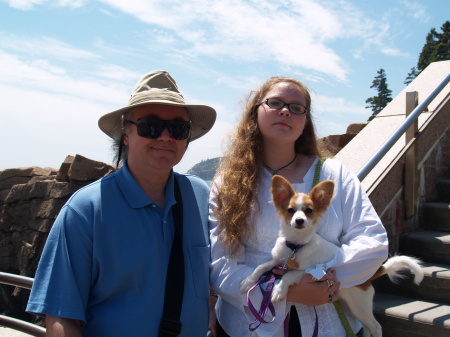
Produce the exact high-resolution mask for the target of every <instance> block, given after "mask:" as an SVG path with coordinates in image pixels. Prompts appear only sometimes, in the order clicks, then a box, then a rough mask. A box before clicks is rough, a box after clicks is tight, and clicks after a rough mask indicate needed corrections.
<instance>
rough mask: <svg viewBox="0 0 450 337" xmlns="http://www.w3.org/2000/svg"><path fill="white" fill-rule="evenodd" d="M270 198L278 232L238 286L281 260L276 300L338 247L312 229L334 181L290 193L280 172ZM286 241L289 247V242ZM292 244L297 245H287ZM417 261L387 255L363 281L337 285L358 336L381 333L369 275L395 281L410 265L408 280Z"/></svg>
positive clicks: (418, 276) (419, 275) (418, 277)
mask: <svg viewBox="0 0 450 337" xmlns="http://www.w3.org/2000/svg"><path fill="white" fill-rule="evenodd" d="M271 193H272V199H273V203H274V205H275V209H276V211H277V213H278V215H279V216H280V218H281V219H282V221H281V224H280V233H279V237H278V239H277V240H276V243H275V246H274V247H273V249H272V260H270V261H268V262H266V263H264V264H262V265H260V266H258V267H257V268H256V269H255V271H254V272H253V273H252V274H251V275H250V276H248V277H247V278H246V279H245V280H244V281H242V283H241V285H240V290H241V292H243V293H246V292H247V291H248V290H249V289H250V288H251V287H252V286H253V285H254V284H255V283H257V282H258V280H259V278H260V277H261V275H263V274H264V273H265V272H267V271H270V270H272V269H273V268H274V267H275V266H279V265H282V266H284V268H285V269H287V270H288V271H287V272H286V273H285V274H284V275H283V276H282V278H281V280H280V282H279V283H278V284H277V285H276V286H275V287H274V289H273V292H272V296H271V300H272V302H278V301H281V300H283V299H284V298H286V296H287V292H288V289H289V286H290V285H292V284H296V283H298V282H299V281H300V279H301V278H302V277H303V276H304V275H305V274H306V269H308V268H312V267H315V266H316V265H317V264H321V263H325V262H328V261H330V260H331V259H332V258H333V257H334V256H335V254H336V251H337V250H338V249H339V247H338V246H336V245H334V244H333V243H331V242H329V241H326V240H325V239H323V238H322V237H320V236H319V235H318V234H317V229H318V228H319V225H320V219H321V217H322V215H323V214H324V212H325V211H326V210H327V208H328V206H329V205H330V203H331V200H332V198H333V193H334V182H333V181H331V180H327V181H323V182H321V183H319V184H318V185H317V186H316V187H314V188H313V189H312V190H311V191H310V192H309V193H308V194H304V193H296V192H295V191H294V189H293V188H292V186H291V184H290V183H289V182H288V181H287V180H286V179H285V178H283V177H282V176H279V175H275V176H273V178H272V187H271ZM289 246H290V247H289ZM293 247H301V248H300V249H298V250H293ZM420 264H421V261H419V260H418V259H416V258H413V257H409V256H394V257H391V258H390V259H388V260H387V261H386V262H385V263H384V264H383V265H382V266H381V267H380V268H379V269H378V270H377V271H376V272H375V274H374V275H373V276H372V278H371V279H369V280H368V281H366V282H364V283H363V284H360V285H357V286H354V287H350V288H341V289H340V299H341V301H342V302H345V304H346V305H347V307H348V309H349V310H350V312H351V313H352V314H353V315H354V316H355V317H356V318H357V319H358V320H359V321H360V322H361V323H362V325H363V327H364V337H369V336H370V334H372V336H373V337H381V336H382V330H381V326H380V324H379V323H378V322H377V320H376V319H375V317H374V315H373V312H372V310H373V296H374V294H375V291H374V288H373V287H372V285H371V282H370V281H371V280H373V279H376V278H378V277H380V276H382V275H385V274H387V275H388V277H389V279H390V280H391V281H393V282H397V281H398V279H401V278H404V277H405V275H402V274H400V273H399V271H400V270H401V269H405V268H407V269H410V270H411V271H412V272H413V273H414V283H416V284H419V283H420V282H421V281H422V279H423V271H422V268H421V265H420Z"/></svg>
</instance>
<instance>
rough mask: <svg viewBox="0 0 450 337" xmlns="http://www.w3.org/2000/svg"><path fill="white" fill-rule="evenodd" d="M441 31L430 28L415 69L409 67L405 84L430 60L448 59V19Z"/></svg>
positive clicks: (449, 54)
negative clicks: (409, 70)
mask: <svg viewBox="0 0 450 337" xmlns="http://www.w3.org/2000/svg"><path fill="white" fill-rule="evenodd" d="M441 31H442V33H438V32H437V31H436V29H435V28H432V29H431V30H430V32H429V33H428V35H427V37H426V39H425V44H424V46H423V48H422V51H421V52H420V55H419V60H418V62H417V69H416V67H413V68H412V69H411V72H410V73H409V74H408V77H406V79H405V84H409V83H411V82H412V80H413V79H414V78H416V77H417V75H419V74H420V73H421V72H422V71H423V70H424V69H425V68H426V67H427V66H428V65H429V64H430V63H431V62H436V61H445V60H450V21H445V22H444V24H443V25H442V27H441ZM413 69H414V72H413Z"/></svg>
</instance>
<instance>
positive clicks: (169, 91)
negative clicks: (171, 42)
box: [98, 70, 216, 141]
mask: <svg viewBox="0 0 450 337" xmlns="http://www.w3.org/2000/svg"><path fill="white" fill-rule="evenodd" d="M146 104H165V105H174V106H180V107H184V108H186V109H187V110H188V113H189V120H191V121H192V130H191V141H193V140H195V139H197V138H200V137H202V136H203V135H205V134H206V133H207V132H208V131H209V130H211V128H212V127H213V125H214V123H215V121H216V110H214V109H213V108H211V107H209V106H206V105H196V104H186V102H185V101H184V98H183V96H182V95H181V93H180V92H179V90H178V87H177V83H176V82H175V80H174V79H173V78H172V76H170V74H169V73H168V72H167V71H164V70H155V71H152V72H150V73H148V74H145V75H144V76H142V77H141V79H140V80H139V81H138V83H137V84H136V86H135V87H134V89H133V92H132V94H131V97H130V100H129V101H128V105H127V106H126V107H124V108H122V109H119V110H115V111H113V112H110V113H107V114H106V115H103V116H102V117H100V119H99V120H98V126H99V127H100V129H101V130H102V131H103V132H104V133H106V134H107V135H108V136H109V137H111V138H112V139H114V140H120V138H121V137H122V133H123V130H122V115H123V114H124V113H125V112H126V111H128V110H129V109H131V108H133V107H137V106H141V105H146Z"/></svg>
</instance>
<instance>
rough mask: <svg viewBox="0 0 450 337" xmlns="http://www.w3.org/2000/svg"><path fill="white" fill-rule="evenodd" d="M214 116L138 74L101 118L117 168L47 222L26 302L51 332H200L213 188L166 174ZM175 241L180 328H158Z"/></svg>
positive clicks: (204, 323) (168, 81) (163, 80)
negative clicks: (124, 97) (125, 99)
mask: <svg viewBox="0 0 450 337" xmlns="http://www.w3.org/2000/svg"><path fill="white" fill-rule="evenodd" d="M215 119H216V112H215V110H214V109H213V108H211V107H208V106H203V105H188V104H186V103H185V101H184V98H183V96H182V95H181V94H180V92H179V91H178V88H177V85H176V82H175V81H174V80H173V78H172V77H171V76H170V75H169V74H168V73H167V72H165V71H154V72H151V73H148V74H146V75H144V76H143V77H142V78H141V79H140V80H139V82H138V83H137V85H136V86H135V88H134V90H133V93H132V94H131V98H130V100H129V103H128V106H126V107H125V108H122V109H119V110H116V111H114V112H111V113H109V114H106V115H104V116H102V117H101V118H100V120H99V127H100V129H101V130H102V131H103V132H105V133H106V134H107V135H108V136H110V137H111V138H112V139H113V140H114V141H115V143H116V145H118V150H119V151H118V153H119V154H118V162H119V161H120V160H121V161H122V164H123V165H122V167H121V168H120V169H119V170H117V171H116V172H114V173H113V174H111V175H109V176H107V177H104V178H102V179H100V180H99V181H97V182H94V183H93V184H91V185H89V186H86V187H85V188H82V189H80V190H79V191H77V192H76V193H75V194H74V195H73V196H72V197H71V198H70V199H69V201H68V202H67V204H66V205H65V206H64V207H63V208H62V210H61V212H60V214H59V216H58V218H57V219H56V221H55V223H54V225H53V228H52V230H51V232H50V234H49V237H48V239H47V243H46V246H45V248H44V251H43V253H42V256H41V260H40V262H39V267H38V270H37V272H36V277H35V281H34V285H33V288H32V291H31V295H30V300H29V302H28V306H27V311H29V312H32V313H36V314H40V315H45V316H46V326H47V336H95V337H103V336H104V337H112V336H121V337H123V336H158V334H159V329H160V326H162V327H163V329H165V330H169V334H170V333H173V334H172V335H173V336H176V335H177V333H178V332H179V336H189V337H191V336H201V337H203V336H205V335H206V331H207V328H208V295H209V291H208V269H209V262H210V253H209V235H208V231H207V228H208V227H207V221H208V194H209V189H208V186H207V185H206V184H205V183H204V182H203V181H202V180H201V179H199V178H197V177H194V176H188V175H180V174H177V173H174V172H173V170H172V168H173V167H174V166H175V165H176V164H177V163H178V162H179V161H180V160H181V158H182V157H183V155H184V153H185V150H186V148H187V146H188V143H189V141H192V140H195V139H197V138H199V137H201V136H203V135H204V134H205V133H207V132H208V131H209V130H210V129H211V128H212V126H213V124H214V122H215ZM176 184H178V185H179V190H180V191H181V200H182V205H183V206H182V212H180V213H182V215H180V217H182V221H177V219H178V218H177V216H175V213H177V212H175V211H174V209H175V205H176V204H179V203H181V202H179V200H178V198H179V197H178V198H177V196H176V193H175V192H174V186H175V185H176ZM179 222H181V223H182V226H183V230H182V233H183V234H182V245H176V239H175V237H178V236H177V234H176V233H175V228H176V223H179ZM172 242H174V247H179V246H182V249H181V250H180V251H182V253H183V256H182V257H181V259H177V258H175V263H176V265H175V268H174V269H172V270H177V269H179V268H176V267H177V266H178V267H179V266H180V265H184V270H185V271H184V295H182V296H181V297H182V298H183V301H182V302H183V303H182V309H181V318H180V321H181V331H176V330H179V328H180V326H179V325H175V327H174V326H173V325H170V324H169V325H165V324H161V321H162V316H163V308H164V302H165V299H166V297H167V293H166V292H165V288H166V275H167V273H168V265H169V260H170V259H171V258H170V256H171V249H172ZM175 256H177V255H175ZM183 261H184V262H183ZM169 279H170V278H169ZM173 288H174V289H169V291H168V292H169V293H170V292H172V291H175V290H177V288H178V287H173ZM169 322H170V321H169ZM172 330H175V331H172ZM166 332H167V331H166Z"/></svg>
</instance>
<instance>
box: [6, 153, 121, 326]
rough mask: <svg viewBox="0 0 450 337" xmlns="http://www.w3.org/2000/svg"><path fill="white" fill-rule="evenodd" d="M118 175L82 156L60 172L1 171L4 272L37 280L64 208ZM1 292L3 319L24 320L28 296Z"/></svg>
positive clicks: (10, 289)
mask: <svg viewBox="0 0 450 337" xmlns="http://www.w3.org/2000/svg"><path fill="white" fill-rule="evenodd" d="M113 171H114V168H113V167H112V166H110V165H107V164H105V163H101V162H97V161H94V160H90V159H88V158H85V157H83V156H80V155H76V156H68V157H67V158H66V159H65V161H64V162H63V163H62V165H61V167H60V169H59V170H56V169H53V168H40V167H26V168H13V169H7V170H4V171H1V172H0V210H1V213H0V247H1V249H0V271H2V272H7V273H12V274H18V275H24V276H29V277H34V274H35V272H36V268H37V264H38V262H39V257H40V255H41V252H42V249H43V247H44V244H45V241H46V239H47V236H48V233H49V231H50V228H51V227H52V225H53V222H54V220H55V219H56V217H57V215H58V213H59V211H60V209H61V208H62V206H63V205H64V204H65V202H66V201H67V200H68V198H69V197H70V196H71V195H72V194H73V193H74V192H75V191H77V190H78V189H79V188H81V187H83V186H85V185H87V184H89V183H91V182H93V181H95V180H97V179H99V178H101V177H103V176H105V175H108V174H109V173H111V172H113ZM0 287H1V288H0V313H5V314H7V315H9V316H13V317H18V318H24V317H23V314H22V313H23V310H24V308H23V305H24V303H26V301H27V298H26V297H27V296H28V291H24V290H21V289H19V288H16V289H14V287H10V286H4V285H0ZM17 303H20V304H17Z"/></svg>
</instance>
